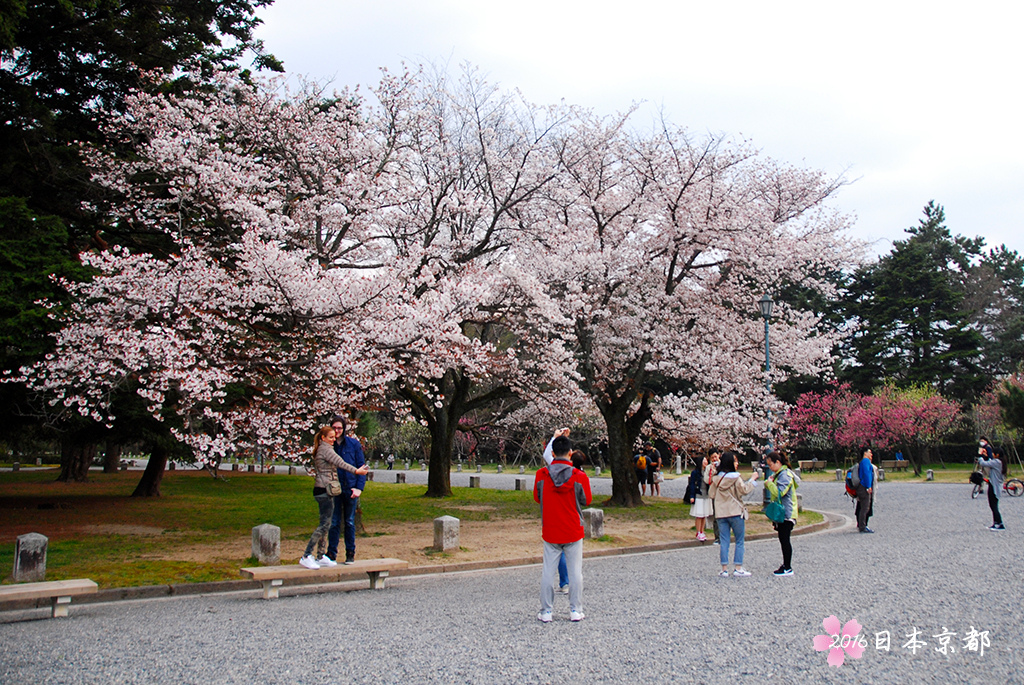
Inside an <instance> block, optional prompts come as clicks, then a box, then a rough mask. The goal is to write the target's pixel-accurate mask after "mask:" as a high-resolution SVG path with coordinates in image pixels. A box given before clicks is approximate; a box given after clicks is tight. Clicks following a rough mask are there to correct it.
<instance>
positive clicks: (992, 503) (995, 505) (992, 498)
mask: <svg viewBox="0 0 1024 685" xmlns="http://www.w3.org/2000/svg"><path fill="white" fill-rule="evenodd" d="M988 508H989V509H991V510H992V525H993V526H1001V525H1003V517H1002V516H1000V515H999V498H998V497H996V493H995V492H993V490H992V483H989V484H988Z"/></svg>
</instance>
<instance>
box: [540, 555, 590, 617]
mask: <svg viewBox="0 0 1024 685" xmlns="http://www.w3.org/2000/svg"><path fill="white" fill-rule="evenodd" d="M562 552H565V566H566V568H567V569H568V571H569V610H570V611H578V612H580V613H582V612H583V540H577V541H576V542H569V543H567V544H564V545H556V544H552V543H550V542H545V543H544V570H543V572H542V573H541V576H540V610H541V611H551V607H552V606H553V605H554V603H555V576H556V575H557V574H558V560H559V559H560V558H561V557H562Z"/></svg>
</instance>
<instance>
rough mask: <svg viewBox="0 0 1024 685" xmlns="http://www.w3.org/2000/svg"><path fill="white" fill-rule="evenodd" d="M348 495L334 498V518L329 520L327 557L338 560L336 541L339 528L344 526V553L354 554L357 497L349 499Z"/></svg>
mask: <svg viewBox="0 0 1024 685" xmlns="http://www.w3.org/2000/svg"><path fill="white" fill-rule="evenodd" d="M349 494H350V493H344V492H343V493H342V494H340V495H338V496H337V497H335V498H334V516H333V517H332V518H331V530H330V532H329V533H328V534H327V556H328V557H329V558H331V559H337V558H338V540H339V538H340V537H341V526H342V522H343V521H344V524H345V552H346V553H348V554H355V553H356V508H357V507H358V506H359V498H358V497H349Z"/></svg>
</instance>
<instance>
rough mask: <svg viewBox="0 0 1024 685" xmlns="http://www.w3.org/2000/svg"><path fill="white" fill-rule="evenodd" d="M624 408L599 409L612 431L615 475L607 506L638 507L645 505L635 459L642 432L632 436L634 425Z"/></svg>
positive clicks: (611, 464)
mask: <svg viewBox="0 0 1024 685" xmlns="http://www.w3.org/2000/svg"><path fill="white" fill-rule="evenodd" d="M621 406H622V403H618V404H617V405H599V407H598V408H599V409H600V411H601V415H602V416H603V417H604V422H605V427H606V429H607V431H608V466H609V468H610V469H611V472H612V496H611V498H609V499H608V500H607V501H606V502H605V505H613V506H620V507H636V506H641V505H643V500H642V499H641V498H640V482H639V481H638V480H637V477H636V469H634V468H633V458H632V457H633V455H632V452H633V442H634V441H635V440H636V437H637V435H639V430H636V432H635V433H633V434H632V435H630V433H631V430H630V429H631V428H632V426H631V425H630V424H631V423H633V422H630V421H628V420H627V419H626V411H627V409H622V408H621ZM627 408H628V405H627ZM640 425H641V426H642V425H643V424H642V423H641V424H640Z"/></svg>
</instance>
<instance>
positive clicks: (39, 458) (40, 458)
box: [36, 457, 43, 466]
mask: <svg viewBox="0 0 1024 685" xmlns="http://www.w3.org/2000/svg"><path fill="white" fill-rule="evenodd" d="M42 465H43V458H42V457H36V466H42Z"/></svg>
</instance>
